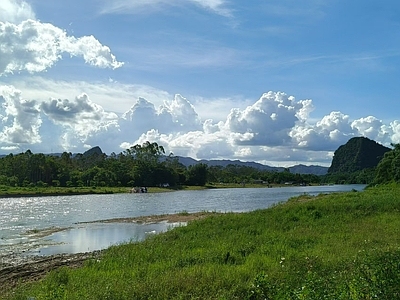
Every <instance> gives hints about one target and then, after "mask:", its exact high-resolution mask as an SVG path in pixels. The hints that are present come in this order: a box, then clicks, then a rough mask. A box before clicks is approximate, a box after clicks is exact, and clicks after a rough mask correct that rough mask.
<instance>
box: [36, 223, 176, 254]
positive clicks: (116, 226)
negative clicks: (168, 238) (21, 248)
mask: <svg viewBox="0 0 400 300" xmlns="http://www.w3.org/2000/svg"><path fill="white" fill-rule="evenodd" d="M183 224H184V223H167V222H160V223H152V224H137V223H93V224H85V225H84V226H82V225H79V227H75V228H70V229H68V230H64V231H59V232H55V233H52V234H51V235H49V236H47V237H46V238H45V240H46V244H47V243H48V244H49V245H46V246H42V247H40V248H36V249H32V250H31V251H30V253H31V254H34V255H54V254H60V253H68V254H74V253H81V252H91V251H96V250H102V249H106V248H108V247H110V246H112V245H118V244H121V243H126V242H130V241H142V240H144V239H145V238H146V237H148V236H149V235H152V234H157V233H160V232H164V231H167V230H168V229H171V228H173V227H176V226H182V225H183Z"/></svg>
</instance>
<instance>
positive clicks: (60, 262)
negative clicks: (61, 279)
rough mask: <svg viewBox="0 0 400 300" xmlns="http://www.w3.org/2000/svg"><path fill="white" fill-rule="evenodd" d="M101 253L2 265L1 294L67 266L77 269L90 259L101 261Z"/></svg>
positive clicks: (34, 258) (47, 257)
mask: <svg viewBox="0 0 400 300" xmlns="http://www.w3.org/2000/svg"><path fill="white" fill-rule="evenodd" d="M100 256H101V251H94V252H88V253H77V254H58V255H51V256H31V257H29V258H28V260H29V262H25V263H21V264H17V265H10V264H5V265H3V264H0V293H1V291H7V290H10V289H12V288H14V287H15V286H16V285H17V284H20V283H24V282H31V281H36V280H38V279H40V278H42V277H43V276H44V275H46V274H47V273H48V272H49V271H51V270H55V269H57V268H60V267H63V266H67V267H69V268H77V267H80V266H82V265H83V263H84V262H85V261H86V260H88V259H99V258H100Z"/></svg>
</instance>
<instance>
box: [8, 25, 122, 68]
mask: <svg viewBox="0 0 400 300" xmlns="http://www.w3.org/2000/svg"><path fill="white" fill-rule="evenodd" d="M63 54H69V55H70V56H79V57H83V59H84V60H85V62H86V63H88V64H90V65H92V66H96V67H99V68H112V69H115V68H119V67H121V66H122V65H123V63H122V62H118V61H117V60H116V58H115V56H114V55H113V54H112V53H111V50H110V48H109V47H107V46H104V45H102V44H101V43H100V42H99V41H98V40H96V39H95V38H94V37H93V36H84V37H81V38H76V37H74V36H68V35H67V33H66V32H65V31H64V30H62V29H60V28H58V27H55V26H54V25H52V24H49V23H41V22H39V21H35V20H26V21H23V22H21V23H20V24H13V23H9V22H0V76H1V75H4V74H12V73H15V72H21V71H27V72H29V73H35V72H41V71H45V70H46V69H48V68H50V67H52V66H53V65H54V64H55V63H56V62H57V61H58V60H60V59H62V55H63Z"/></svg>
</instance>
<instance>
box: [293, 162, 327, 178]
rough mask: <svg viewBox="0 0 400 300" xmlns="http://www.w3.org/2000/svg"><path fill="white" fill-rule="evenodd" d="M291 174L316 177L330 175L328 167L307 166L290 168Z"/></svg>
mask: <svg viewBox="0 0 400 300" xmlns="http://www.w3.org/2000/svg"><path fill="white" fill-rule="evenodd" d="M289 170H290V173H293V174H314V175H318V176H319V175H325V174H326V173H328V167H322V166H315V165H311V166H305V165H301V164H300V165H295V166H293V167H289Z"/></svg>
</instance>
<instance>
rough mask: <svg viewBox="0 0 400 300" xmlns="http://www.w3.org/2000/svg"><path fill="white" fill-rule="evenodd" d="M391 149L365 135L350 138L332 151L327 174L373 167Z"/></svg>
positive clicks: (351, 171)
mask: <svg viewBox="0 0 400 300" xmlns="http://www.w3.org/2000/svg"><path fill="white" fill-rule="evenodd" d="M390 150H391V149H390V148H388V147H385V146H382V145H381V144H378V143H377V142H375V141H373V140H370V139H368V138H366V137H354V138H351V139H350V140H349V141H348V142H347V143H346V144H345V145H342V146H340V147H339V148H338V149H337V150H336V151H335V153H334V156H333V159H332V164H331V166H330V167H329V169H328V174H333V173H353V172H356V171H360V170H363V169H368V168H374V167H376V166H377V165H378V163H379V161H380V160H381V159H382V158H383V156H384V154H385V153H386V152H388V151H390Z"/></svg>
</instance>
